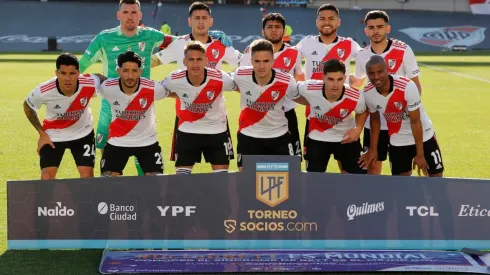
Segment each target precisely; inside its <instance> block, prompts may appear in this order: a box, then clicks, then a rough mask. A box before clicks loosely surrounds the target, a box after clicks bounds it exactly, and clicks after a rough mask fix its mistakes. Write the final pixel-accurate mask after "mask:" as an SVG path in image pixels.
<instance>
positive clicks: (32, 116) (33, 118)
mask: <svg viewBox="0 0 490 275" xmlns="http://www.w3.org/2000/svg"><path fill="white" fill-rule="evenodd" d="M24 113H25V114H26V117H27V119H28V120H29V122H30V123H31V124H32V126H34V128H35V129H36V131H38V132H39V133H40V134H41V133H44V129H43V126H42V125H41V122H40V121H39V117H38V116H37V112H36V111H35V110H34V109H32V108H31V106H29V104H28V103H27V101H24Z"/></svg>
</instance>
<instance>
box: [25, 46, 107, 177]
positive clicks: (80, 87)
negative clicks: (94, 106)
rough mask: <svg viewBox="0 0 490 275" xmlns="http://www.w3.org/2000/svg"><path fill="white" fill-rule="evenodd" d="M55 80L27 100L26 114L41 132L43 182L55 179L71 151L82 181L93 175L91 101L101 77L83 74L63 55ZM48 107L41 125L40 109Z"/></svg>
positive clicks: (73, 58) (75, 61)
mask: <svg viewBox="0 0 490 275" xmlns="http://www.w3.org/2000/svg"><path fill="white" fill-rule="evenodd" d="M55 73H56V77H55V78H52V79H50V80H48V81H45V82H43V83H41V84H40V85H39V86H37V87H36V88H35V89H34V90H33V91H32V92H31V93H30V94H29V96H28V97H27V98H26V99H25V101H24V112H25V114H26V116H27V118H28V119H29V122H31V124H32V126H34V128H35V129H36V130H37V131H38V133H39V141H38V145H37V153H38V154H39V156H40V166H41V179H43V180H45V179H54V178H56V173H57V171H58V167H59V166H60V163H61V160H62V159H63V155H64V153H65V149H70V151H71V154H72V155H73V158H74V159H75V164H76V165H77V169H78V173H79V174H80V177H81V178H91V177H93V176H94V162H95V138H94V127H93V124H92V113H91V111H90V104H89V102H90V100H91V99H92V97H93V96H95V91H96V89H97V87H98V86H99V84H100V82H102V81H104V80H105V79H106V78H105V77H104V76H101V75H80V68H79V62H78V58H77V57H76V56H74V55H73V54H70V53H64V54H61V55H60V56H58V58H57V59H56V71H55ZM42 105H45V106H46V118H45V120H44V121H43V124H42V125H41V122H40V121H39V118H38V116H37V112H36V111H37V110H38V109H39V108H41V106H42Z"/></svg>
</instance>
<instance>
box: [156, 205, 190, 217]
mask: <svg viewBox="0 0 490 275" xmlns="http://www.w3.org/2000/svg"><path fill="white" fill-rule="evenodd" d="M157 208H158V210H159V211H160V216H162V217H169V216H172V217H177V216H186V217H190V216H192V214H195V213H196V207H195V206H168V205H166V206H160V205H158V206H157Z"/></svg>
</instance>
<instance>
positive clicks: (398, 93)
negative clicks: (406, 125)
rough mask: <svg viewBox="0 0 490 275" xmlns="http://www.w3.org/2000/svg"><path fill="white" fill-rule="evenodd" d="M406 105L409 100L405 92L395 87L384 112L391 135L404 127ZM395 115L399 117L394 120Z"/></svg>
mask: <svg viewBox="0 0 490 275" xmlns="http://www.w3.org/2000/svg"><path fill="white" fill-rule="evenodd" d="M395 102H397V103H398V104H396V105H395ZM397 105H398V107H400V106H401V109H400V108H398V107H397ZM406 107H407V101H406V100H405V92H403V91H402V90H400V89H395V90H394V91H393V94H392V95H391V97H390V99H389V100H388V102H387V103H386V109H385V114H384V116H385V118H386V123H387V126H388V134H389V136H390V137H391V135H393V134H396V133H398V132H400V129H401V127H402V117H403V113H404V112H405V108H406ZM395 114H396V115H395ZM394 117H397V118H398V119H396V120H395V121H394V119H393V118H394Z"/></svg>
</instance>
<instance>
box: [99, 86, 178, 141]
mask: <svg viewBox="0 0 490 275" xmlns="http://www.w3.org/2000/svg"><path fill="white" fill-rule="evenodd" d="M120 81H121V80H120V78H113V79H108V80H106V81H105V82H104V83H103V84H102V85H101V86H100V88H99V91H98V93H99V95H101V96H102V97H103V98H105V99H106V100H107V101H109V103H110V104H111V111H112V121H111V124H110V126H109V140H108V143H110V144H111V145H114V146H120V147H143V146H148V145H152V144H154V143H156V142H157V133H156V129H155V121H156V120H155V116H156V115H155V107H154V101H155V100H160V99H163V98H165V97H167V96H168V91H167V90H165V88H163V86H162V85H161V84H160V83H159V82H157V81H153V80H149V79H146V78H143V77H141V78H140V81H139V84H138V87H137V90H136V92H135V93H133V94H132V95H126V94H125V93H124V92H123V91H122V87H121V83H120Z"/></svg>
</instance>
